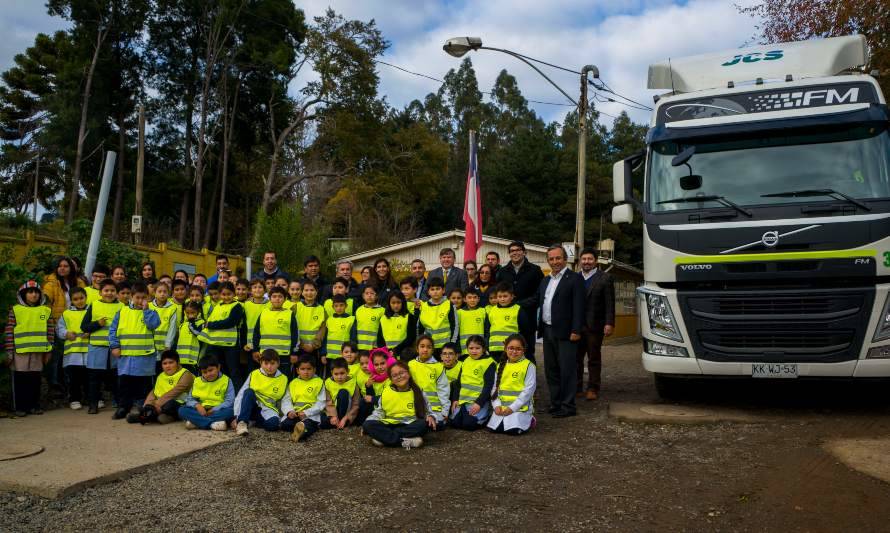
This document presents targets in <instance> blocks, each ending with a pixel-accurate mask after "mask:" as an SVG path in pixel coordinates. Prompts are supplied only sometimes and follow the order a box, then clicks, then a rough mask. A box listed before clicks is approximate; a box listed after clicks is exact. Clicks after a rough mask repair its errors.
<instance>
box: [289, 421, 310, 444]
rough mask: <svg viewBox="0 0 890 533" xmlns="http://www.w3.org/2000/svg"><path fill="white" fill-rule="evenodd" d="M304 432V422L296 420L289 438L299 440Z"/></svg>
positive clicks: (294, 440)
mask: <svg viewBox="0 0 890 533" xmlns="http://www.w3.org/2000/svg"><path fill="white" fill-rule="evenodd" d="M305 432H306V424H305V423H303V422H297V425H295V426H294V432H293V433H291V434H290V440H291V441H293V442H299V441H300V439H302V438H303V433H305Z"/></svg>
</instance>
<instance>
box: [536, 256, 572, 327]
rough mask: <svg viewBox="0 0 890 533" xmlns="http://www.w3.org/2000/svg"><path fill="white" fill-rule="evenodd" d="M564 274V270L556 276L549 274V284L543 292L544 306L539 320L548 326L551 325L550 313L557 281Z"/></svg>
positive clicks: (551, 315)
mask: <svg viewBox="0 0 890 533" xmlns="http://www.w3.org/2000/svg"><path fill="white" fill-rule="evenodd" d="M565 273H566V269H565V268H563V269H562V270H560V271H559V272H558V273H556V274H550V283H548V284H547V288H546V289H545V290H544V304H543V305H542V306H541V320H543V321H544V323H545V324H547V325H548V326H552V325H553V321H552V320H551V319H552V317H553V313H552V312H551V307H552V305H553V295H554V294H556V286H557V285H559V281H560V280H561V279H562V276H563V274H565Z"/></svg>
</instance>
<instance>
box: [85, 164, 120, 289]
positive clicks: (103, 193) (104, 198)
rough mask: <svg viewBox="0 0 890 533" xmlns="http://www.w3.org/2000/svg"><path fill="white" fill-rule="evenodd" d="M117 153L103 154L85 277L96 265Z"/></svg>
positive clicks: (91, 273)
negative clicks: (103, 159) (103, 169)
mask: <svg viewBox="0 0 890 533" xmlns="http://www.w3.org/2000/svg"><path fill="white" fill-rule="evenodd" d="M116 160H117V153H115V152H111V151H109V152H108V153H106V154H105V173H104V174H102V186H101V187H100V188H99V201H98V202H97V203H96V218H94V219H93V232H92V234H91V235H90V247H89V249H88V251H87V262H86V268H85V270H86V273H87V277H89V276H92V275H93V267H95V266H96V254H97V253H99V241H100V240H101V239H102V224H103V223H104V222H105V208H106V207H107V206H108V193H109V191H110V190H111V176H112V175H113V174H114V162H115V161H116Z"/></svg>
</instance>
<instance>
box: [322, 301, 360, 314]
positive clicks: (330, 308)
mask: <svg viewBox="0 0 890 533" xmlns="http://www.w3.org/2000/svg"><path fill="white" fill-rule="evenodd" d="M354 311H355V300H353V299H352V298H347V299H346V314H347V315H352V314H354V313H353V312H354ZM324 312H325V313H327V316H334V300H331V299H330V298H329V299H327V300H325V301H324Z"/></svg>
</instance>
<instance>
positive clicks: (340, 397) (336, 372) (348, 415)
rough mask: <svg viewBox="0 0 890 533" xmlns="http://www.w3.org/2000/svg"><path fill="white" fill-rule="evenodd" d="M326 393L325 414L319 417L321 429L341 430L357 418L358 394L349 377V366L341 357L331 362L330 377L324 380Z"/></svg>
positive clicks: (353, 381)
mask: <svg viewBox="0 0 890 533" xmlns="http://www.w3.org/2000/svg"><path fill="white" fill-rule="evenodd" d="M324 388H325V391H326V392H327V403H326V405H325V410H326V413H325V415H323V416H322V417H321V429H343V428H345V427H346V426H348V425H350V424H351V423H353V422H354V421H355V419H356V417H358V409H359V402H360V398H359V393H358V385H357V383H356V381H355V378H353V377H351V376H350V375H349V365H348V364H347V363H346V361H345V360H344V359H343V358H342V357H341V358H339V359H334V360H333V361H332V362H331V377H329V378H327V379H326V380H324Z"/></svg>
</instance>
